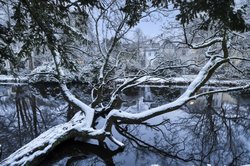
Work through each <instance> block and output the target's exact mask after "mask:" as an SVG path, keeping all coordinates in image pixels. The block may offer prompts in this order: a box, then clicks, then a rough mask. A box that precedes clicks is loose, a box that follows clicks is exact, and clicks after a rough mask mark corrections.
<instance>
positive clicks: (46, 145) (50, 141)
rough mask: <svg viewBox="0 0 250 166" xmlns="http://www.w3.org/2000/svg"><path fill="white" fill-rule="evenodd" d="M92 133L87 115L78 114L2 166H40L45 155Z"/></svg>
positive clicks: (39, 137)
mask: <svg viewBox="0 0 250 166" xmlns="http://www.w3.org/2000/svg"><path fill="white" fill-rule="evenodd" d="M90 132H92V129H91V128H90V127H89V126H88V125H87V123H86V120H85V115H84V114H83V113H82V112H78V113H76V114H75V116H74V117H73V118H72V119H71V120H70V121H69V122H67V123H64V124H60V125H57V126H55V127H52V128H51V129H49V130H47V131H45V132H44V133H42V134H41V135H39V136H38V137H37V138H35V139H34V140H32V141H31V142H29V143H28V144H26V145H25V146H23V147H22V148H20V149H19V150H17V151H16V152H14V153H13V154H11V155H10V156H9V157H8V158H6V159H5V160H3V161H2V162H1V163H0V165H1V166H16V165H38V164H39V163H40V162H41V161H42V160H43V158H44V157H45V155H46V154H47V153H48V152H50V151H52V150H53V149H54V148H55V147H56V146H57V145H59V144H61V143H62V142H64V141H66V140H69V139H71V138H74V137H76V136H84V137H85V136H88V137H89V136H90V134H89V133H90Z"/></svg>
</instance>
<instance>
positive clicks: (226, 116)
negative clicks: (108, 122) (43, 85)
mask: <svg viewBox="0 0 250 166" xmlns="http://www.w3.org/2000/svg"><path fill="white" fill-rule="evenodd" d="M5 88H6V87H5ZM9 88H10V87H9ZM50 88H51V87H50ZM6 89H8V88H6ZM10 89H11V90H10V92H11V93H10V94H9V95H7V97H5V98H0V99H1V100H0V102H1V106H0V109H1V110H2V112H3V113H1V114H0V128H1V134H0V140H1V142H0V144H2V145H3V147H4V148H3V150H4V151H3V155H4V156H7V155H8V154H9V153H11V152H12V151H14V150H16V148H17V145H16V144H18V146H21V145H22V144H24V143H26V142H27V141H29V140H31V139H32V138H33V137H36V136H37V135H38V134H39V133H40V132H42V131H44V130H45V129H46V127H50V126H53V125H55V124H57V123H59V121H61V120H64V121H67V119H70V118H71V116H72V115H73V114H74V112H75V111H77V110H78V109H77V108H75V107H72V106H71V105H70V104H68V103H65V102H64V101H62V97H61V96H60V95H59V94H53V95H49V94H48V93H47V92H46V93H43V94H47V95H39V90H38V89H36V88H35V89H34V88H32V89H31V91H30V89H29V87H27V86H15V87H14V88H10ZM142 89H143V88H139V89H137V91H136V93H133V94H132V95H131V96H129V93H127V94H126V95H125V94H123V95H122V96H121V97H122V100H123V101H124V102H125V103H124V104H123V107H124V108H123V109H128V108H125V107H129V108H131V111H133V110H132V109H135V110H134V111H138V110H137V108H138V107H137V106H136V105H137V104H144V105H147V104H148V103H147V102H148V101H147V100H141V101H140V102H137V100H138V98H141V97H142V98H143V97H144V96H145V95H143V91H142ZM50 90H51V89H50ZM76 90H77V89H76ZM36 91H37V92H36ZM44 91H46V90H44ZM168 92H169V93H168ZM151 93H152V96H153V97H154V99H155V101H153V102H152V101H150V102H152V103H150V104H151V106H152V105H154V104H156V105H157V103H160V102H161V100H163V99H162V98H164V100H165V101H170V99H172V98H173V97H174V96H178V94H179V93H180V89H174V90H171V91H169V88H166V89H165V90H164V89H162V90H160V89H157V88H153V89H151ZM163 94H164V95H163ZM77 95H79V96H80V97H82V98H86V100H87V97H86V96H81V95H83V94H80V92H79V93H78V94H77ZM166 98H169V99H166ZM48 99H49V100H48ZM249 100H250V99H249V98H247V97H244V98H241V96H240V94H214V95H209V96H207V97H203V98H200V99H199V100H195V101H190V103H189V104H187V105H186V106H185V107H183V108H182V110H178V111H175V112H171V113H168V114H166V115H165V116H164V117H163V118H164V120H163V121H162V119H159V118H161V117H156V118H154V119H152V120H150V121H147V122H145V123H142V124H136V125H122V124H120V123H119V121H118V122H116V125H115V127H114V128H113V133H114V134H115V135H116V137H117V138H119V140H123V142H124V143H125V144H126V146H125V147H126V148H125V149H124V151H122V149H116V148H117V147H116V146H114V144H113V143H111V142H110V143H109V142H107V141H106V142H107V144H104V143H103V142H94V143H93V142H92V141H91V140H78V139H76V140H69V141H66V142H64V143H63V144H61V145H60V146H57V147H56V148H55V149H54V150H53V151H52V152H51V153H49V154H47V155H46V156H45V158H41V159H40V160H39V161H41V163H39V164H38V165H150V164H158V165H205V164H212V165H243V164H249V163H250V152H249V144H248V142H249V138H250V137H249V136H250V132H249V131H250V115H249V113H250V112H249V108H250V102H249ZM48 101H50V102H48ZM134 101H136V102H134ZM42 105H46V107H42ZM13 110H14V111H13ZM159 122H161V123H159ZM83 141H84V142H85V143H84V142H83ZM86 142H91V144H90V143H86ZM120 152H122V153H120ZM4 156H2V158H4Z"/></svg>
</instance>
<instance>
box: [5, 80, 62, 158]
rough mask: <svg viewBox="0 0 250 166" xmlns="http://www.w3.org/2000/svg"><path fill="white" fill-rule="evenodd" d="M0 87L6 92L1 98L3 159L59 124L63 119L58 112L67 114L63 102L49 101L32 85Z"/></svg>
mask: <svg viewBox="0 0 250 166" xmlns="http://www.w3.org/2000/svg"><path fill="white" fill-rule="evenodd" d="M0 89H1V93H2V94H3V95H2V96H1V97H0V103H1V105H0V128H1V134H0V140H1V142H0V144H1V145H2V149H3V156H2V158H4V157H6V156H7V155H8V154H10V153H11V152H13V151H15V150H16V149H17V148H18V147H20V146H22V145H24V144H25V143H27V142H28V141H30V140H31V139H33V138H35V137H37V136H38V135H39V134H40V133H41V132H43V131H45V130H46V129H47V128H48V127H50V126H53V125H56V124H57V123H58V122H59V120H60V118H57V117H58V115H62V113H63V112H64V113H65V111H64V110H65V109H62V108H63V107H62V106H63V101H57V102H53V100H55V99H53V98H50V99H49V100H52V102H47V101H48V96H47V97H46V98H43V97H42V96H41V95H37V93H34V88H32V87H29V86H21V85H16V86H1V87H0ZM31 89H32V90H31ZM45 103H46V104H45ZM57 109H58V110H57ZM58 113H60V114H58ZM57 121H58V122H57Z"/></svg>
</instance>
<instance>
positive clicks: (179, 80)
mask: <svg viewBox="0 0 250 166" xmlns="http://www.w3.org/2000/svg"><path fill="white" fill-rule="evenodd" d="M194 78H195V77H194V76H193V75H183V76H181V77H170V78H157V77H151V76H144V77H142V78H140V79H138V80H137V82H143V83H142V84H143V85H155V86H162V85H189V84H190V83H191V82H192V81H193V80H194ZM123 82H124V79H116V83H117V84H121V83H123ZM247 82H250V80H216V79H211V80H209V81H208V82H207V83H206V85H209V86H229V87H230V86H240V85H244V84H246V83H247Z"/></svg>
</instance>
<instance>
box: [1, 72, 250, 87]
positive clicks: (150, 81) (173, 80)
mask: <svg viewBox="0 0 250 166" xmlns="http://www.w3.org/2000/svg"><path fill="white" fill-rule="evenodd" d="M66 77H67V76H66ZM75 78H78V77H75V75H72V74H69V76H68V77H67V78H66V80H67V81H69V82H70V81H79V79H78V80H74V79H75ZM194 78H195V75H183V76H180V77H169V78H157V77H151V76H144V77H142V78H140V79H138V82H142V84H146V85H155V86H161V85H169V84H171V85H188V84H190V83H191V82H192V81H193V80H194ZM55 80H56V79H52V78H51V75H50V76H49V75H48V76H46V75H42V76H41V75H40V76H39V75H36V76H34V75H30V76H15V77H14V76H13V75H0V83H35V82H36V81H38V82H39V81H43V82H50V81H52V82H55ZM124 81H125V80H124V79H116V83H118V84H120V83H123V82H124ZM248 82H250V80H244V79H242V80H217V79H210V80H209V81H208V82H207V83H206V85H210V86H239V85H244V84H246V83H248Z"/></svg>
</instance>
